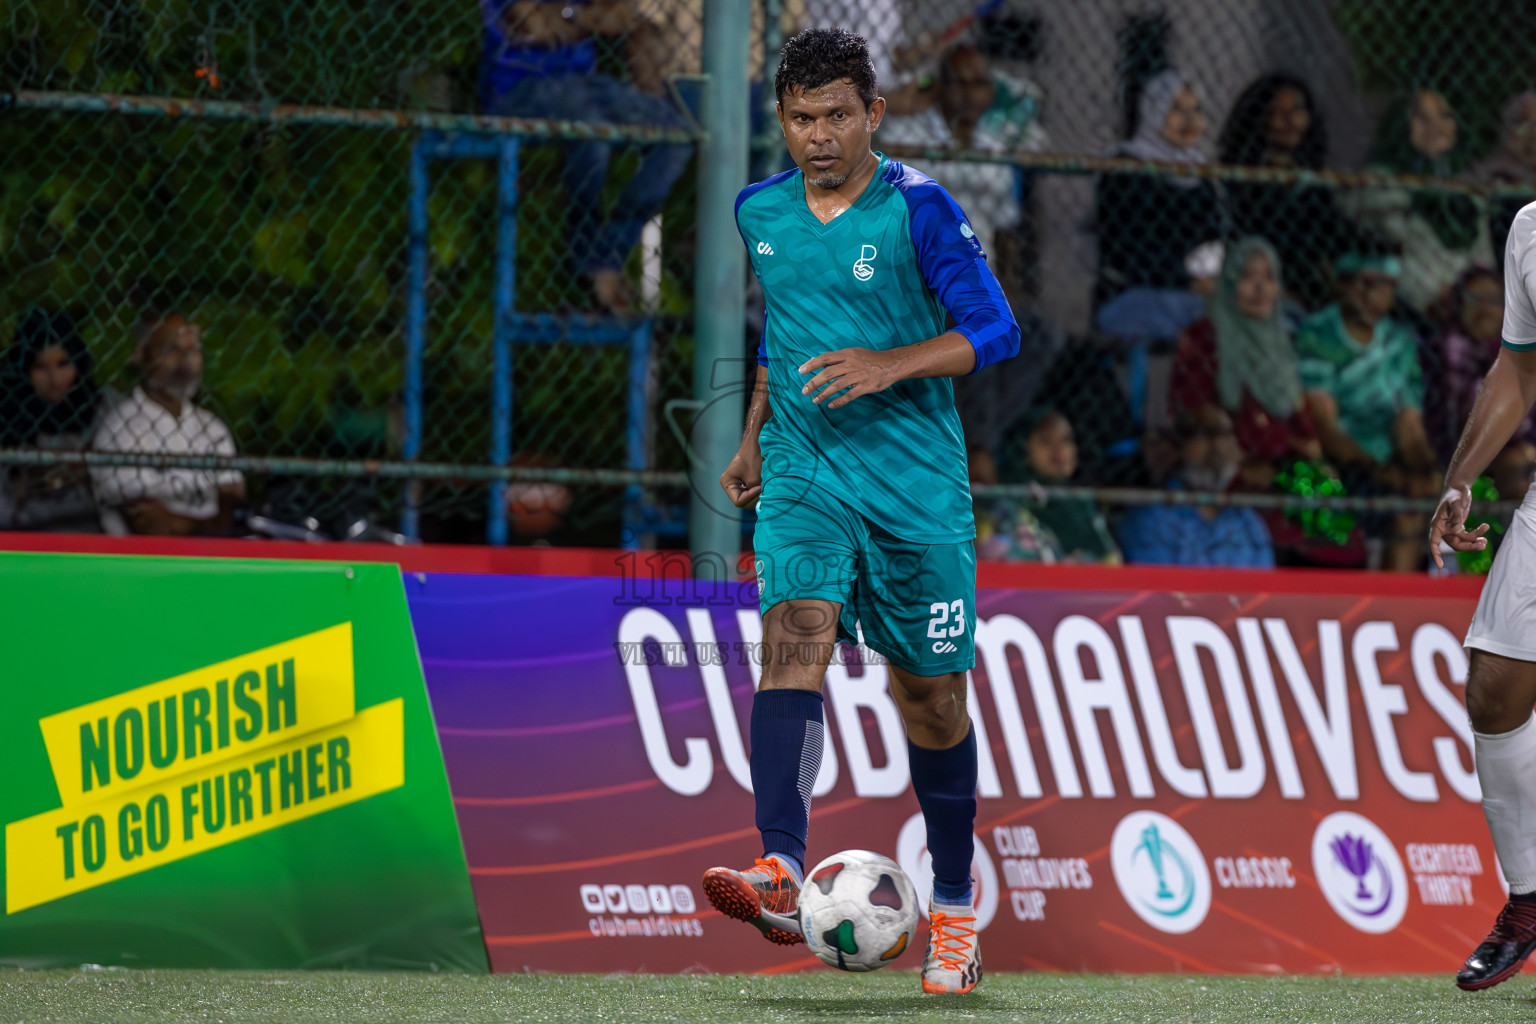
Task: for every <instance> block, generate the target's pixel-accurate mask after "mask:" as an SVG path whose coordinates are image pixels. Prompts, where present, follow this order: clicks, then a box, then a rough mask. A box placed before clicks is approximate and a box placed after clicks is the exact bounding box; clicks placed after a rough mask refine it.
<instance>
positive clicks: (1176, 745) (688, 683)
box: [0, 535, 1503, 973]
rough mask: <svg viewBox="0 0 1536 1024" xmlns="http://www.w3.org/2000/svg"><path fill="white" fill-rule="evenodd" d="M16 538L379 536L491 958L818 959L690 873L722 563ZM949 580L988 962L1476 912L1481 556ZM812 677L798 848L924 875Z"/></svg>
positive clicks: (719, 713)
mask: <svg viewBox="0 0 1536 1024" xmlns="http://www.w3.org/2000/svg"><path fill="white" fill-rule="evenodd" d="M44 545H46V546H47V548H48V549H49V550H61V549H62V550H69V549H71V547H73V546H74V545H80V549H82V550H110V551H114V552H119V551H120V552H123V553H159V554H175V553H195V554H199V555H205V556H207V555H242V556H245V557H251V556H259V555H263V554H270V555H273V556H276V557H288V558H295V557H297V558H303V557H328V558H345V559H347V560H370V561H374V560H377V561H397V562H399V563H400V564H401V567H402V569H404V570H405V571H406V577H405V581H406V588H407V594H408V597H409V599H410V602H411V609H412V616H413V622H414V624H415V627H416V632H417V639H418V645H419V648H420V651H421V655H422V661H423V665H424V668H425V671H426V678H427V682H428V689H429V692H430V695H431V698H432V703H433V710H434V713H435V716H436V720H437V725H438V731H439V736H440V740H441V744H442V748H443V751H444V757H445V759H446V762H447V767H448V773H449V780H450V784H451V787H452V790H453V793H454V799H455V804H456V806H457V809H458V814H459V823H460V828H461V833H462V835H463V839H464V843H465V847H466V853H467V855H468V861H469V864H470V870H471V876H472V879H473V883H474V886H475V895H476V902H477V905H478V909H479V912H480V917H481V921H482V923H483V925H484V930H485V934H486V938H487V943H488V945H489V950H490V955H491V961H492V964H493V967H494V969H496V970H499V971H520V970H524V969H533V970H547V971H586V972H590V971H615V970H643V971H658V972H672V971H686V970H700V969H703V970H712V971H722V972H725V971H792V970H799V969H821V968H820V967H819V965H818V964H817V963H816V962H815V961H813V960H811V959H810V958H809V956H808V955H807V954H805V953H804V951H803V947H800V948H799V949H792V950H783V949H780V948H778V947H775V946H772V945H769V944H768V943H766V942H764V941H763V940H762V939H761V938H760V937H759V936H758V935H757V933H756V932H755V931H753V930H752V929H750V928H748V927H746V926H743V925H741V924H738V923H736V922H733V921H727V920H725V919H723V918H721V917H720V916H719V915H718V914H716V913H714V912H713V911H712V910H710V909H708V907H707V906H706V905H705V904H703V902H702V897H701V894H700V892H699V885H698V883H699V878H700V875H701V874H702V872H703V871H704V869H705V868H707V867H710V866H712V865H715V864H729V865H744V864H746V863H749V862H750V861H751V859H752V857H753V856H754V855H755V854H756V853H757V852H758V846H757V834H756V830H755V829H754V827H753V825H752V797H751V794H750V792H749V786H750V779H749V775H748V772H747V767H746V742H745V738H746V726H747V722H748V715H749V712H750V706H751V700H752V693H753V688H754V684H755V682H756V678H757V675H758V673H759V672H760V669H759V667H758V666H757V664H756V656H755V652H756V650H757V648H756V646H755V645H756V641H757V640H758V638H759V635H760V630H761V622H760V619H759V617H758V615H757V611H756V604H755V599H754V597H755V595H754V594H753V592H752V589H751V587H750V585H749V584H744V585H742V586H741V587H739V588H727V589H726V590H724V591H721V592H719V593H711V594H706V595H703V596H702V598H701V597H700V595H698V594H696V593H694V592H691V591H686V590H683V589H682V587H681V585H680V584H678V583H677V582H676V580H677V579H678V578H680V577H685V576H686V575H687V573H686V567H679V566H677V565H672V566H670V567H669V568H670V569H671V572H670V576H671V577H672V580H673V582H672V583H671V584H670V585H664V584H662V583H660V582H656V581H654V580H645V581H642V580H639V579H637V578H636V577H637V576H647V575H648V570H647V563H646V562H645V561H644V560H643V559H637V558H636V557H635V556H634V555H633V554H623V553H619V552H606V551H558V550H543V551H539V550H534V551H528V550H523V551H517V550H496V551H493V550H491V549H445V548H426V549H421V548H418V549H403V550H402V549H394V548H382V547H370V546H365V545H357V546H351V545H349V546H346V547H345V548H328V547H313V546H302V545H277V544H244V543H239V542H204V543H202V544H200V545H197V546H195V549H194V548H192V547H188V548H187V549H186V550H185V551H183V549H182V548H181V547H180V546H177V545H175V544H173V543H172V542H157V541H149V540H141V539H131V540H118V539H100V538H97V539H85V538H69V539H60V538H51V537H50V538H39V537H38V536H37V535H0V549H36V548H39V547H42V546H44ZM652 564H653V565H654V563H652ZM979 583H980V587H981V589H980V590H979V591H978V595H977V598H978V600H977V604H978V607H977V619H978V627H977V637H976V638H977V642H978V660H977V666H976V669H975V671H974V672H973V673H972V682H973V697H972V708H971V709H972V715H973V720H974V721H975V722H976V724H977V728H978V730H979V733H980V735H979V737H978V738H979V739H981V740H982V742H981V743H980V745H979V746H980V749H981V751H982V761H981V776H980V786H979V790H980V814H979V817H978V820H977V827H976V848H977V856H976V875H977V878H978V882H979V892H980V893H981V907H982V910H983V916H984V918H985V928H984V930H983V932H982V944H983V949H984V951H985V959H986V963H987V965H988V967H989V968H990V969H992V970H1020V969H1022V970H1061V971H1082V970H1087V971H1189V972H1245V973H1252V972H1260V973H1265V972H1308V973H1310V972H1316V971H1336V970H1342V971H1346V972H1351V973H1388V972H1393V973H1396V972H1417V971H1430V972H1442V971H1451V970H1454V969H1455V967H1456V966H1458V965H1459V964H1460V962H1461V960H1462V959H1463V958H1464V957H1465V956H1466V954H1467V953H1468V952H1469V951H1470V949H1471V948H1472V946H1473V945H1474V944H1475V943H1476V942H1477V940H1478V939H1479V938H1480V937H1481V936H1482V935H1483V934H1484V933H1485V931H1486V930H1487V928H1488V926H1489V924H1490V922H1491V921H1492V919H1493V917H1494V915H1495V914H1496V913H1497V911H1498V909H1499V907H1500V906H1501V904H1502V902H1503V890H1502V886H1501V883H1500V876H1499V872H1498V866H1497V864H1496V862H1495V860H1494V855H1493V850H1492V847H1491V844H1490V842H1489V840H1488V837H1487V831H1486V829H1485V827H1484V824H1483V819H1482V813H1481V809H1480V807H1479V803H1478V801H1479V795H1478V786H1477V779H1476V776H1475V774H1474V772H1473V770H1472V757H1471V745H1470V740H1471V735H1470V732H1469V729H1468V724H1467V720H1466V715H1465V712H1464V711H1463V709H1462V683H1463V680H1464V679H1465V672H1466V658H1465V653H1464V651H1463V650H1462V648H1461V646H1460V641H1461V637H1462V634H1463V632H1464V631H1465V628H1466V624H1467V622H1468V620H1469V619H1470V616H1471V613H1472V609H1473V605H1474V602H1475V600H1476V597H1477V593H1478V587H1479V584H1480V581H1479V580H1475V579H1452V580H1428V579H1424V578H1422V577H1417V578H1409V577H1396V576H1380V575H1376V576H1372V575H1367V574H1358V573H1327V572H1270V573H1261V572H1253V573H1249V572H1201V571H1162V570H1147V569H1118V570H1116V569H1085V568H1064V567H1048V568H1042V567H1007V566H998V565H983V566H982V567H981V568H980V576H979ZM826 696H827V701H826V710H827V718H828V730H827V733H828V736H829V741H828V747H827V750H826V756H825V758H824V760H823V770H822V774H821V776H820V777H819V778H818V780H817V783H816V787H815V800H814V803H813V805H812V812H811V817H812V821H811V835H810V843H811V856H812V858H813V859H815V858H819V857H821V856H825V855H827V854H830V853H832V852H835V851H837V850H841V849H847V848H855V847H857V848H864V849H873V850H877V851H880V852H883V853H886V854H888V855H890V856H893V857H895V858H896V859H897V860H898V861H899V862H900V863H901V864H902V865H903V867H904V868H906V870H907V871H908V873H909V874H911V875H913V876H914V880H915V881H917V883H918V885H919V888H920V891H921V890H922V889H923V888H925V887H926V885H927V881H926V877H925V871H926V864H925V856H924V851H923V850H922V827H921V819H920V818H919V817H918V816H917V815H918V808H917V802H916V800H915V799H914V797H913V796H912V793H911V788H910V785H909V781H908V777H907V768H906V762H905V747H904V745H903V743H902V737H901V727H900V721H899V717H898V716H897V714H896V711H895V708H894V706H893V705H892V703H891V701H890V698H889V694H888V693H887V690H886V680H885V672H884V668H883V666H882V665H880V664H879V663H878V661H875V662H870V661H864V660H861V659H859V658H857V657H853V658H850V659H849V660H848V663H846V664H836V665H834V666H833V667H832V669H831V670H830V672H829V675H828V680H827V688H826ZM925 938H926V936H925V935H920V939H925ZM909 958H910V962H909V963H907V966H915V964H916V962H917V958H916V956H915V955H914V954H909Z"/></svg>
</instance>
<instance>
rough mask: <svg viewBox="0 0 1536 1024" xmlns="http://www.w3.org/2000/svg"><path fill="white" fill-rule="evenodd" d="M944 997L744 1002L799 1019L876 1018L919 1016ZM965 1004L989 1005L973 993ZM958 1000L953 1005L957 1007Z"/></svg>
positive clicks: (970, 1009)
mask: <svg viewBox="0 0 1536 1024" xmlns="http://www.w3.org/2000/svg"><path fill="white" fill-rule="evenodd" d="M943 998H944V997H941V996H930V995H916V994H914V995H910V996H877V995H870V996H859V997H857V998H848V999H819V998H809V997H795V996H758V997H756V998H753V999H749V1000H748V1002H750V1003H752V1004H753V1005H755V1006H759V1007H762V1008H763V1009H764V1010H770V1009H771V1010H772V1011H773V1012H775V1013H777V1014H781V1015H783V1016H785V1017H791V1018H796V1019H801V1020H862V1019H869V1018H873V1019H880V1020H883V1019H885V1018H887V1017H891V1016H896V1015H901V1016H920V1015H922V1014H925V1013H929V1012H932V1011H933V1010H935V1009H938V1008H940V1007H943V1006H945V1004H944V1003H943V1002H942V999H943ZM962 999H963V1001H964V1003H965V1006H964V1008H963V1009H964V1012H966V1013H967V1014H969V1013H973V1012H974V1011H976V1010H979V1009H983V1008H985V1007H987V1006H989V1005H990V1003H989V1001H988V1000H987V999H986V998H985V997H983V996H981V995H979V994H977V993H971V994H970V995H967V996H964V997H962ZM959 1002H960V1000H959V999H957V1000H956V1001H955V1003H954V1004H952V1005H954V1006H955V1008H956V1009H959V1008H960V1007H959V1005H958V1004H959Z"/></svg>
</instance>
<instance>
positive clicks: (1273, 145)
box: [1220, 73, 1343, 310]
mask: <svg viewBox="0 0 1536 1024" xmlns="http://www.w3.org/2000/svg"><path fill="white" fill-rule="evenodd" d="M1220 152H1221V162H1222V163H1224V164H1238V165H1242V166H1247V167H1274V168H1282V169H1294V170H1309V171H1315V170H1318V169H1320V168H1322V166H1323V165H1324V163H1325V162H1326V161H1327V159H1328V133H1327V131H1326V130H1325V129H1324V126H1323V115H1322V111H1320V110H1318V109H1317V103H1316V102H1315V101H1314V100H1313V98H1312V90H1311V89H1309V88H1308V87H1307V84H1306V83H1305V82H1303V81H1302V80H1301V79H1299V78H1297V77H1296V76H1294V75H1289V74H1284V73H1277V74H1270V75H1265V76H1264V77H1262V78H1260V79H1259V80H1258V81H1256V82H1254V83H1253V84H1252V85H1250V86H1249V87H1248V88H1247V89H1245V90H1244V91H1243V94H1242V95H1241V96H1239V97H1238V99H1237V102H1236V103H1235V104H1233V106H1232V113H1231V114H1229V115H1227V123H1226V125H1225V127H1223V128H1222V131H1221V149H1220ZM1227 193H1228V195H1229V196H1230V197H1231V202H1232V217H1233V220H1234V222H1235V224H1236V227H1237V230H1238V231H1239V232H1241V233H1242V234H1246V235H1258V236H1259V237H1262V238H1267V239H1269V241H1270V242H1271V244H1273V245H1274V247H1275V250H1276V252H1278V253H1279V256H1280V262H1281V263H1283V264H1284V265H1285V269H1286V273H1285V278H1286V281H1285V283H1286V288H1287V289H1288V290H1289V293H1290V294H1291V296H1292V297H1293V298H1294V299H1295V300H1296V302H1297V303H1299V304H1300V305H1301V306H1302V307H1304V308H1306V309H1309V310H1311V309H1316V308H1318V307H1319V306H1321V305H1323V304H1324V303H1325V302H1327V301H1328V287H1329V284H1328V277H1329V275H1328V268H1329V267H1331V266H1332V264H1333V259H1334V257H1335V256H1336V255H1338V251H1339V248H1340V246H1341V244H1342V242H1343V239H1342V237H1341V236H1342V232H1341V230H1340V223H1341V220H1342V215H1341V214H1340V213H1339V210H1338V206H1337V205H1336V204H1335V203H1334V198H1333V190H1332V189H1331V188H1328V187H1327V186H1323V185H1295V184H1291V183H1270V182H1231V183H1229V184H1228V185H1227Z"/></svg>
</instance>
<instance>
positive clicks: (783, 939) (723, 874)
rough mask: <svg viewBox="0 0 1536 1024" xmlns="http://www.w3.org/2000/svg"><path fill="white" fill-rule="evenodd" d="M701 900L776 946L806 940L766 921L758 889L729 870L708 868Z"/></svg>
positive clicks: (789, 944)
mask: <svg viewBox="0 0 1536 1024" xmlns="http://www.w3.org/2000/svg"><path fill="white" fill-rule="evenodd" d="M704 898H705V899H707V900H709V903H710V906H712V907H714V908H715V909H716V910H718V911H720V913H722V914H724V915H725V916H726V917H728V918H730V919H731V920H733V921H745V922H746V923H747V924H750V925H751V926H752V927H754V928H756V929H757V930H758V931H760V932H762V933H763V938H765V939H767V940H768V941H769V942H772V943H773V944H774V945H776V946H796V945H799V944H800V943H802V942H804V941H805V936H803V935H801V934H800V933H799V932H792V931H789V930H788V929H786V928H782V927H779V926H778V925H776V924H774V923H773V922H772V921H769V920H766V917H767V915H765V913H764V911H763V901H762V899H761V898H760V897H759V896H758V894H757V890H756V889H754V888H752V886H751V885H750V884H749V883H748V882H747V881H746V880H745V879H743V878H742V877H741V876H740V875H738V874H737V873H736V872H734V871H731V870H730V869H728V868H710V869H709V870H708V871H706V872H704ZM774 916H775V917H777V916H778V915H774ZM780 920H785V919H784V918H780Z"/></svg>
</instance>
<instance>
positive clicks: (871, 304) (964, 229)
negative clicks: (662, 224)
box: [736, 156, 1019, 544]
mask: <svg viewBox="0 0 1536 1024" xmlns="http://www.w3.org/2000/svg"><path fill="white" fill-rule="evenodd" d="M736 224H737V227H738V228H740V230H741V236H742V239H743V240H744V241H745V242H746V244H747V252H748V256H749V258H750V259H751V260H752V269H753V270H754V271H755V272H756V274H757V277H758V280H759V281H761V282H762V286H763V295H764V298H765V299H766V301H767V310H766V313H765V316H764V324H763V339H762V343H761V346H760V347H759V350H758V361H759V363H761V364H762V365H764V366H766V367H767V368H768V385H769V403H770V405H771V406H772V409H773V415H772V416H771V417H770V418H769V420H768V423H767V424H766V425H765V426H764V427H763V432H762V437H761V446H762V451H763V462H764V470H763V471H764V476H765V478H771V477H773V476H776V475H778V476H792V477H798V478H800V479H802V480H805V481H808V482H809V483H810V485H811V486H814V487H817V488H818V489H822V490H825V491H827V492H829V493H830V494H832V495H833V496H834V497H836V498H838V499H839V500H841V501H843V502H844V503H846V504H847V505H848V506H850V507H851V508H853V509H854V510H855V511H857V512H858V513H859V514H861V515H862V516H864V517H865V518H866V519H868V520H869V521H870V522H872V523H873V524H874V525H876V526H878V527H879V528H880V529H882V530H885V531H886V532H888V533H890V534H892V535H893V536H896V537H899V538H901V539H903V540H907V541H915V542H919V543H927V544H951V543H956V542H958V541H964V540H969V539H971V538H972V537H974V536H975V535H976V526H975V521H974V520H973V519H972V516H971V489H970V483H969V477H968V474H967V472H966V452H965V438H964V435H963V434H962V432H961V429H960V417H959V414H958V413H956V411H955V396H954V387H953V385H952V384H951V383H950V380H949V378H947V377H930V378H923V379H917V380H903V381H898V382H897V383H896V384H894V385H892V386H891V387H890V388H887V389H886V390H885V391H882V392H880V393H878V394H872V395H864V396H862V397H860V398H857V399H855V400H854V401H852V402H850V403H849V404H848V405H845V406H843V407H842V408H841V409H829V408H827V403H826V402H823V404H822V405H819V406H818V405H815V404H813V403H812V401H811V399H812V396H811V395H804V394H801V393H800V389H801V388H802V387H803V386H804V385H805V381H806V380H808V379H810V376H811V375H809V374H806V375H802V374H801V373H800V370H799V367H800V366H801V364H803V363H804V362H805V361H806V360H808V359H810V358H812V357H813V356H818V355H821V354H822V353H824V352H831V351H834V350H836V349H841V348H871V349H889V348H896V347H897V346H900V345H911V344H913V343H915V342H919V341H924V340H926V339H928V338H932V337H935V336H937V335H940V334H943V333H944V331H945V324H946V318H945V317H946V313H948V315H949V316H950V317H953V319H954V321H955V326H954V327H952V328H950V329H951V330H955V331H958V332H959V333H961V334H963V335H965V336H966V337H967V338H968V339H970V341H971V344H972V345H973V346H974V347H975V349H976V369H978V370H979V369H981V368H982V367H984V366H987V365H989V364H990V363H995V362H998V361H999V360H1002V359H1007V358H1011V357H1012V356H1014V355H1015V354H1017V352H1018V350H1019V327H1018V324H1017V322H1016V321H1015V320H1014V317H1013V312H1012V311H1011V310H1010V309H1009V307H1008V301H1007V300H1006V299H1005V298H1004V297H1003V293H1002V289H1001V288H1000V287H999V286H998V283H997V278H996V277H995V276H993V274H992V271H991V269H990V268H989V267H988V266H987V263H986V255H985V254H984V253H983V252H982V250H981V245H980V244H979V243H978V242H977V241H976V235H975V233H974V232H973V231H972V230H971V228H970V225H969V224H967V223H966V219H965V214H964V213H963V212H962V211H961V209H960V207H959V206H958V205H957V204H956V203H955V201H954V200H953V199H952V198H951V197H950V195H949V193H947V192H945V191H944V189H943V188H941V187H940V186H939V185H938V184H937V183H936V182H934V181H933V180H932V179H931V178H929V177H927V176H926V175H923V174H920V173H918V172H917V171H914V170H912V169H910V168H908V167H904V166H903V165H902V164H900V163H898V162H897V161H895V160H889V159H887V158H885V157H884V156H881V157H880V168H879V170H878V171H877V172H876V174H875V177H874V179H873V180H872V181H871V182H870V183H869V185H868V187H866V188H865V189H864V192H863V194H862V195H860V196H859V198H858V201H857V202H855V203H854V204H853V206H852V207H850V208H849V209H848V210H846V211H844V212H843V213H842V214H841V215H839V216H837V217H835V218H833V220H832V221H831V222H830V223H827V224H823V223H822V222H821V221H820V220H818V219H817V217H816V215H815V214H813V213H812V212H811V210H810V207H808V206H807V205H806V202H805V178H804V175H803V174H802V173H801V172H800V171H799V170H798V169H795V170H790V171H785V172H784V173H782V174H776V175H774V176H773V177H771V178H768V179H767V180H765V181H761V182H758V183H757V184H755V185H751V186H749V187H748V188H746V189H744V190H743V191H742V193H741V195H740V196H739V197H738V198H737V200H736ZM829 397H830V396H829Z"/></svg>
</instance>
